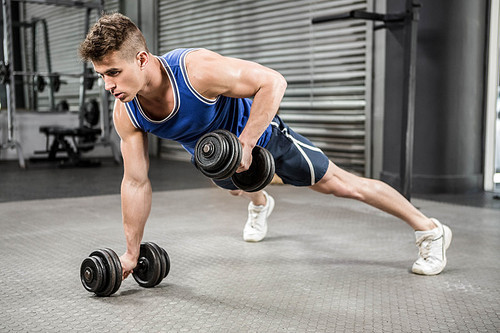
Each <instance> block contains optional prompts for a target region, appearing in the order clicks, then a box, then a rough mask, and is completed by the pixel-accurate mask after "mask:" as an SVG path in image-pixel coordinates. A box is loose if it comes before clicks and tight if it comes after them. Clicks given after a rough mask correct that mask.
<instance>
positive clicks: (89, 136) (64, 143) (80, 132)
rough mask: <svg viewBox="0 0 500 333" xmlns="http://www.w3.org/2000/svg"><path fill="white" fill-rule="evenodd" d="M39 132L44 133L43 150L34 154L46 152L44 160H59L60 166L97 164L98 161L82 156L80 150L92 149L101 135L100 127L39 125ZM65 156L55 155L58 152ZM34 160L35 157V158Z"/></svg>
mask: <svg viewBox="0 0 500 333" xmlns="http://www.w3.org/2000/svg"><path fill="white" fill-rule="evenodd" d="M39 130H40V133H43V134H45V137H46V143H45V150H42V151H35V154H47V157H46V158H44V160H48V161H50V162H55V161H59V162H60V163H61V166H97V165H99V164H100V162H99V161H92V160H89V159H83V158H82V152H86V151H89V150H92V149H93V148H94V146H95V142H96V141H97V137H98V136H99V135H101V129H99V128H90V127H85V126H83V127H76V128H69V127H62V126H41V127H40V129H39ZM60 152H62V153H65V156H57V155H58V153H60ZM35 160H36V159H35Z"/></svg>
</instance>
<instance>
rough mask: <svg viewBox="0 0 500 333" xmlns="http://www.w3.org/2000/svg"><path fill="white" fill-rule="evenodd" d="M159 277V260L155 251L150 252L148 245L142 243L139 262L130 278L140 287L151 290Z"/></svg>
mask: <svg viewBox="0 0 500 333" xmlns="http://www.w3.org/2000/svg"><path fill="white" fill-rule="evenodd" d="M159 275H160V267H159V258H158V255H157V254H156V251H152V250H151V246H150V245H148V244H146V243H142V244H141V249H140V253H139V260H138V262H137V266H136V268H134V272H133V273H132V276H133V277H134V279H135V281H137V283H138V284H139V285H140V286H141V287H144V288H151V287H154V285H155V283H156V281H158V278H159Z"/></svg>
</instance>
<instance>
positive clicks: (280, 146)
mask: <svg viewBox="0 0 500 333" xmlns="http://www.w3.org/2000/svg"><path fill="white" fill-rule="evenodd" d="M271 125H272V128H273V130H272V134H271V138H270V139H269V142H268V143H267V145H266V147H265V148H266V149H267V150H269V152H270V153H271V155H273V157H274V163H275V166H276V174H277V175H278V176H279V177H280V178H281V179H282V180H283V182H284V183H285V184H291V185H295V186H311V185H314V184H316V183H317V182H318V181H319V180H320V179H321V178H323V176H324V175H325V173H326V170H327V169H328V165H329V160H328V157H326V155H325V154H324V153H323V152H322V151H321V149H319V148H317V147H315V146H314V144H313V143H312V142H311V141H309V140H308V139H306V138H305V137H303V136H302V135H300V134H298V133H295V132H294V131H293V130H292V129H291V128H290V127H288V125H287V124H285V123H284V122H283V120H281V118H280V117H279V116H276V117H274V119H273V121H272V122H271ZM213 182H214V183H215V184H216V185H217V186H219V187H222V188H224V189H227V190H237V189H238V188H237V187H236V186H235V185H234V184H233V182H232V181H231V178H228V179H224V180H215V179H214V180H213Z"/></svg>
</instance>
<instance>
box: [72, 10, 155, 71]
mask: <svg viewBox="0 0 500 333" xmlns="http://www.w3.org/2000/svg"><path fill="white" fill-rule="evenodd" d="M141 51H146V52H148V53H149V50H148V47H147V45H146V40H145V39H144V36H143V35H142V33H141V31H140V30H139V28H137V26H136V25H135V24H134V22H132V21H131V20H130V19H129V18H128V17H126V16H124V15H122V14H119V13H114V14H109V15H104V16H102V17H101V18H100V19H99V20H98V21H97V22H96V24H94V26H93V27H92V28H91V29H90V30H89V32H88V34H87V37H86V38H85V40H84V41H83V43H82V44H81V45H80V49H79V52H80V57H81V58H82V59H83V60H85V61H91V62H100V61H102V60H103V58H104V57H106V56H107V55H110V54H111V53H114V52H119V53H120V57H121V58H122V59H124V60H128V61H133V60H134V59H135V56H136V55H137V53H139V52H141Z"/></svg>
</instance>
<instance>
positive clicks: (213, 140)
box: [194, 130, 275, 192]
mask: <svg viewBox="0 0 500 333" xmlns="http://www.w3.org/2000/svg"><path fill="white" fill-rule="evenodd" d="M241 155H242V147H241V143H240V141H239V140H238V138H237V137H236V135H234V134H233V133H231V132H229V131H226V130H216V131H213V132H210V133H207V134H205V135H203V136H202V137H201V138H200V139H199V140H198V142H197V143H196V146H195V149H194V161H195V164H196V167H197V168H198V169H199V170H200V171H201V172H202V173H203V174H204V175H205V176H207V177H209V178H213V179H218V180H222V179H227V178H229V177H231V180H232V181H233V183H234V185H236V186H237V187H238V188H239V189H241V190H244V191H246V192H256V191H259V190H262V189H263V188H264V187H266V186H267V185H268V184H269V183H270V182H271V180H272V179H273V176H274V171H275V167H274V159H273V156H272V155H271V153H270V152H269V151H268V150H267V149H265V148H263V147H260V146H255V147H254V149H253V150H252V164H251V165H250V168H249V169H248V170H247V171H244V172H241V173H236V169H238V167H239V165H240V162H241Z"/></svg>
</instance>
